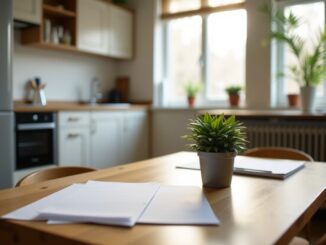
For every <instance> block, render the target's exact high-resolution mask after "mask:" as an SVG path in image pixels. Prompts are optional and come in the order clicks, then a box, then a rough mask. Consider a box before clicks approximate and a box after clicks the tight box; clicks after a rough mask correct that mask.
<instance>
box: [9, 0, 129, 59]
mask: <svg viewBox="0 0 326 245" xmlns="http://www.w3.org/2000/svg"><path fill="white" fill-rule="evenodd" d="M42 2H43V3H42ZM14 3H15V4H14V6H15V8H17V10H18V9H24V10H25V11H26V12H27V10H29V11H30V12H33V11H34V12H35V9H36V7H35V6H36V4H37V3H38V6H39V7H38V10H39V23H40V25H38V26H33V27H30V28H26V29H23V30H22V35H21V42H22V44H26V45H33V46H37V47H41V48H51V49H55V50H66V51H74V52H82V53H93V54H94V53H95V54H98V55H102V56H107V57H112V58H118V59H131V58H132V57H133V37H134V35H133V21H134V13H133V12H132V11H131V10H129V9H126V8H123V7H120V6H116V5H114V4H112V3H108V2H105V1H101V0H43V1H41V0H15V2H14ZM25 5H26V6H25ZM18 7H19V8H18ZM15 11H16V10H15ZM42 16H43V17H42Z"/></svg>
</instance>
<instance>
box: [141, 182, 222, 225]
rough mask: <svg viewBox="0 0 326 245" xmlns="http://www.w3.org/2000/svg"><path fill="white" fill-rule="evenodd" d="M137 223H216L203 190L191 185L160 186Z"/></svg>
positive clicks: (217, 221) (217, 222) (216, 220)
mask: <svg viewBox="0 0 326 245" xmlns="http://www.w3.org/2000/svg"><path fill="white" fill-rule="evenodd" d="M137 223H149V224H178V225H218V224H219V223H220V222H219V220H218V219H217V217H216V216H215V214H214V212H213V211H212V209H211V207H210V205H209V203H208V201H207V199H206V197H205V195H204V194H203V191H202V189H201V188H199V187H192V186H161V188H160V189H159V190H158V191H157V193H156V195H155V197H154V198H153V200H152V201H151V203H150V205H149V206H148V207H147V208H146V210H145V212H144V213H143V215H142V216H141V217H140V219H139V220H138V222H137Z"/></svg>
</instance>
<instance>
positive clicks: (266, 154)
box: [243, 147, 314, 245]
mask: <svg viewBox="0 0 326 245" xmlns="http://www.w3.org/2000/svg"><path fill="white" fill-rule="evenodd" d="M243 155H244V156H250V157H263V158H275V159H290V160H302V161H308V162H313V161H314V159H313V158H312V157H311V156H310V155H308V154H307V153H305V152H303V151H300V150H296V149H292V148H286V147H257V148H253V149H250V150H247V151H246V152H244V153H243ZM304 231H305V236H306V237H307V239H308V240H309V241H310V240H311V232H310V223H308V225H307V226H306V227H305V228H304ZM300 244H302V245H305V244H309V242H308V241H307V240H305V239H303V238H300V237H294V238H293V239H292V241H291V242H290V243H289V245H300Z"/></svg>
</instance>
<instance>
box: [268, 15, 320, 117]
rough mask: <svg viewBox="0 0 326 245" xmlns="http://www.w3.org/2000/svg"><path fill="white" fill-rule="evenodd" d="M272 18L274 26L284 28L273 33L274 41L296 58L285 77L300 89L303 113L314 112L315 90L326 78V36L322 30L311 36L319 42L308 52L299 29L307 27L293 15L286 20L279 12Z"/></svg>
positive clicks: (308, 49) (286, 17) (306, 44)
mask: <svg viewBox="0 0 326 245" xmlns="http://www.w3.org/2000/svg"><path fill="white" fill-rule="evenodd" d="M269 13H272V11H269ZM270 16H271V20H272V22H273V23H275V24H279V25H281V26H282V28H283V30H282V31H272V32H271V38H272V39H275V40H277V41H280V42H283V43H285V44H287V45H288V47H289V50H290V51H291V53H292V54H293V56H294V57H295V63H294V64H292V65H290V66H289V67H288V72H289V74H286V75H287V76H289V77H290V78H292V79H294V80H295V81H296V82H297V83H298V84H299V85H300V94H301V106H302V110H303V112H313V111H314V110H315V95H316V86H317V85H318V84H320V83H321V81H322V80H323V79H324V77H325V75H326V63H325V55H326V46H325V44H326V32H325V30H323V31H321V32H320V33H318V35H316V34H311V35H310V36H311V37H313V38H315V37H316V36H317V38H315V39H316V40H315V42H314V43H313V45H312V47H309V48H307V46H308V43H307V42H306V40H304V39H303V38H302V37H300V35H299V34H298V32H297V29H298V28H299V27H300V26H301V25H302V23H304V22H303V21H302V20H301V19H300V18H298V17H296V16H295V15H294V14H293V13H291V12H290V13H289V14H288V15H287V16H285V15H284V14H283V12H281V11H276V12H275V13H274V14H270Z"/></svg>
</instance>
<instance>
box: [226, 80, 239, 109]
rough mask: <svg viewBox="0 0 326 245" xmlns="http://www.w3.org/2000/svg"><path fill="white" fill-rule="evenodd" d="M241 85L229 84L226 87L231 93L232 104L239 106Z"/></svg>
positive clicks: (228, 92)
mask: <svg viewBox="0 0 326 245" xmlns="http://www.w3.org/2000/svg"><path fill="white" fill-rule="evenodd" d="M241 90H242V87H241V86H234V85H233V86H229V87H227V88H226V89H225V92H226V93H227V94H228V95H229V104H230V106H238V105H239V101H240V91H241Z"/></svg>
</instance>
